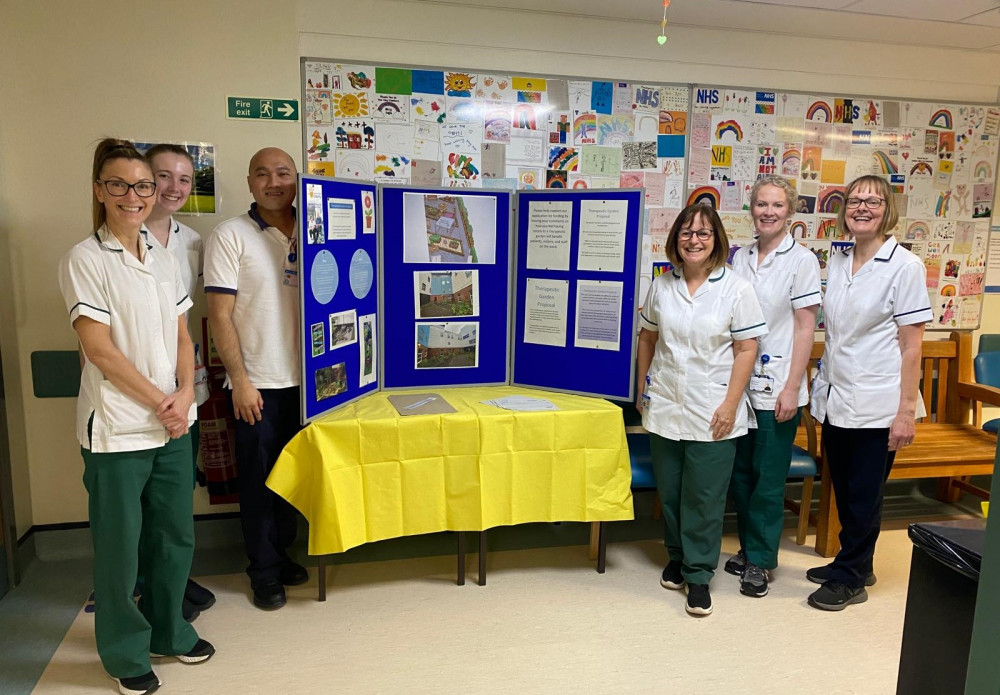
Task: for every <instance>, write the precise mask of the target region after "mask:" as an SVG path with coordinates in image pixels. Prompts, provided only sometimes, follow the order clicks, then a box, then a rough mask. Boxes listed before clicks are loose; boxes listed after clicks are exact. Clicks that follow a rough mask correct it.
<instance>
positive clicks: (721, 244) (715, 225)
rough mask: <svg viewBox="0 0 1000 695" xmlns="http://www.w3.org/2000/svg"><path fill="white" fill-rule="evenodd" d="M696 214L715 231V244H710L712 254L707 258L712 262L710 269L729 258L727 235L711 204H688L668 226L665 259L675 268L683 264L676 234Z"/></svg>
mask: <svg viewBox="0 0 1000 695" xmlns="http://www.w3.org/2000/svg"><path fill="white" fill-rule="evenodd" d="M697 216H701V219H702V220H704V221H705V222H708V224H709V225H710V226H711V227H712V231H713V232H715V244H714V245H713V246H712V255H711V256H709V260H710V261H711V263H712V270H717V269H719V268H721V267H722V266H724V265H725V264H726V261H728V260H729V237H727V236H726V229H725V227H723V226H722V220H721V219H719V213H717V212H716V211H715V208H713V207H712V206H711V205H707V204H705V203H695V204H694V205H688V206H687V207H686V208H684V209H683V210H681V212H680V214H679V215H677V219H676V220H674V224H673V225H672V226H671V227H670V235H669V236H668V237H667V248H666V252H667V260H669V261H670V262H671V263H673V264H674V267H677V268H679V267H681V266H683V265H684V261H682V260H681V254H680V251H679V250H678V249H677V242H678V241H679V240H678V238H677V235H678V234H679V233H680V231H681V227H683V226H684V225H686V224H689V223H690V222H691V221H692V220H694V218H695V217H697Z"/></svg>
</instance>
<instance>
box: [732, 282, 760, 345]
mask: <svg viewBox="0 0 1000 695" xmlns="http://www.w3.org/2000/svg"><path fill="white" fill-rule="evenodd" d="M729 332H730V333H731V334H732V336H733V340H749V339H750V338H759V337H760V336H762V335H767V323H766V322H765V321H764V312H763V311H761V308H760V302H759V301H757V293H756V292H754V291H753V286H752V285H751V284H750V283H748V282H743V283H741V287H740V288H739V290H738V292H737V295H736V301H735V302H734V304H733V320H732V323H730V326H729Z"/></svg>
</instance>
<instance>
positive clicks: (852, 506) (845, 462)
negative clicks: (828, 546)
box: [823, 422, 896, 587]
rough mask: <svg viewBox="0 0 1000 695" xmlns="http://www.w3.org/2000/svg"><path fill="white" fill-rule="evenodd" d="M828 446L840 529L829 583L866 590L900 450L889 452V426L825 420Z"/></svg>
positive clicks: (828, 466) (825, 445)
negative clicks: (857, 425) (887, 484)
mask: <svg viewBox="0 0 1000 695" xmlns="http://www.w3.org/2000/svg"><path fill="white" fill-rule="evenodd" d="M823 448H824V449H825V451H826V460H827V470H828V471H829V472H830V481H831V482H832V483H833V492H834V494H835V495H836V496H837V516H838V517H840V525H841V531H840V552H839V553H837V557H836V558H834V560H833V565H832V567H831V571H830V579H836V580H837V581H839V582H841V583H843V584H846V585H847V586H851V587H862V586H864V585H865V577H866V576H867V575H868V574H869V573H870V572H871V571H872V558H874V556H875V542H876V541H877V540H878V534H879V529H880V527H881V525H882V497H883V493H884V491H885V481H886V480H887V479H888V478H889V471H891V470H892V462H893V460H895V458H896V452H895V451H889V428H888V427H884V428H856V429H850V428H844V427H837V426H835V425H831V424H830V423H829V422H823Z"/></svg>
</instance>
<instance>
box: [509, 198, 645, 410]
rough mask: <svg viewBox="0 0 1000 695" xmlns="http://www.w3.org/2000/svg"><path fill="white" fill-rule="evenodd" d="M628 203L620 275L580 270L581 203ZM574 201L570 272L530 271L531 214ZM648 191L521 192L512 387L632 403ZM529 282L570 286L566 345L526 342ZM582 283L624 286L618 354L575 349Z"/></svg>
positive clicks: (609, 351)
mask: <svg viewBox="0 0 1000 695" xmlns="http://www.w3.org/2000/svg"><path fill="white" fill-rule="evenodd" d="M585 199H589V200H627V201H628V218H627V221H626V226H625V259H624V263H623V265H622V272H620V273H609V272H596V271H581V270H577V269H576V265H577V263H576V261H577V257H578V254H579V246H580V201H581V200H585ZM549 200H552V201H567V200H569V201H572V203H573V222H572V227H571V237H570V263H569V265H570V269H569V270H568V271H558V270H537V269H531V270H529V269H528V267H527V240H528V220H529V217H528V214H529V207H530V206H531V204H532V203H534V202H536V201H538V202H543V201H549ZM644 202H645V201H644V192H643V190H642V189H640V188H634V189H594V190H580V189H576V190H569V191H551V192H549V191H545V192H541V191H540V192H533V191H532V192H527V193H525V192H522V193H519V194H518V198H517V228H516V237H515V248H516V249H517V251H516V257H515V260H514V263H515V273H514V275H515V277H516V284H515V288H514V297H515V300H514V306H515V311H514V342H513V344H514V369H513V372H514V377H513V383H516V384H520V385H524V386H537V387H540V388H551V389H556V390H560V391H573V392H577V393H583V394H593V395H599V396H606V397H610V398H620V399H631V398H632V395H633V394H632V393H631V386H632V384H631V383H630V382H631V380H632V367H633V363H634V361H635V356H634V354H633V346H634V339H635V333H636V321H637V316H638V314H637V313H636V307H637V306H638V304H639V302H638V299H637V297H636V292H637V288H636V284H637V283H636V277H637V275H636V272H637V268H638V265H639V254H640V241H641V232H642V228H641V220H642V215H643V205H644ZM528 278H542V279H561V280H568V281H569V297H568V302H567V307H566V314H567V316H566V346H565V347H557V346H551V345H538V344H535V343H526V342H524V308H525V300H526V288H527V280H528ZM579 280H601V281H605V282H608V281H617V282H621V283H622V311H621V327H620V333H619V345H618V350H617V351H613V350H595V349H593V348H582V347H575V346H574V336H575V335H576V293H577V283H578V281H579Z"/></svg>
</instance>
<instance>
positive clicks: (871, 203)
mask: <svg viewBox="0 0 1000 695" xmlns="http://www.w3.org/2000/svg"><path fill="white" fill-rule="evenodd" d="M862 203H864V205H865V207H866V208H868V209H869V210H878V209H879V208H880V207H882V205H883V204H884V203H885V200H883V199H882V198H848V199H847V207H849V208H850V209H851V210H854V209H856V208H859V207H861V204H862Z"/></svg>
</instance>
